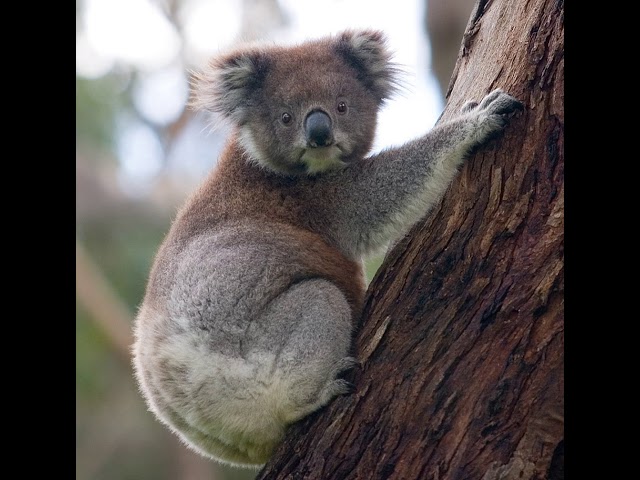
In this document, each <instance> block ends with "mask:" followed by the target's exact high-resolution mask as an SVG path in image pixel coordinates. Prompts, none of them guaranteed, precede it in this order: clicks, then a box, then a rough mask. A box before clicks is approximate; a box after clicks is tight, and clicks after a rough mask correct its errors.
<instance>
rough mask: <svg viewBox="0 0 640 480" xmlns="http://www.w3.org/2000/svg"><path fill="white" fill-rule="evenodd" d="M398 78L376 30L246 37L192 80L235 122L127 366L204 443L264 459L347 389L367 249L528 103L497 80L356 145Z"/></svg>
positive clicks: (163, 254) (174, 240) (162, 411)
mask: <svg viewBox="0 0 640 480" xmlns="http://www.w3.org/2000/svg"><path fill="white" fill-rule="evenodd" d="M395 86H396V68H395V67H394V66H393V64H392V63H391V56H390V54H389V52H388V50H387V49H386V47H385V40H384V37H383V35H382V34H381V33H380V32H376V31H369V30H365V31H347V32H344V33H343V34H341V35H338V36H336V37H329V38H325V39H321V40H315V41H310V42H307V43H304V44H302V45H299V46H294V47H276V46H271V47H251V48H246V49H240V50H237V51H234V52H231V53H229V54H227V55H225V56H222V57H220V58H219V59H217V60H215V61H214V62H213V63H212V64H211V65H210V67H209V69H208V70H206V71H205V72H203V73H202V74H201V75H200V76H199V77H198V78H197V85H196V87H197V100H196V103H197V105H198V106H199V107H201V108H205V109H208V110H211V111H215V112H219V113H221V114H222V115H223V116H225V117H226V118H227V119H228V120H230V121H231V123H232V124H233V125H234V126H235V130H234V133H233V135H232V136H231V138H230V139H229V142H228V144H227V146H226V148H225V150H224V152H223V153H222V155H221V157H220V160H219V162H218V164H217V165H216V167H215V168H214V170H213V171H212V172H211V174H210V175H209V177H208V178H207V179H206V180H205V182H204V183H203V185H202V186H201V187H200V188H199V189H198V190H197V191H196V192H195V193H194V194H193V195H192V196H191V198H190V199H189V200H188V201H187V202H186V204H185V205H184V206H183V208H182V209H181V210H180V212H179V213H178V215H177V217H176V219H175V220H174V222H173V225H172V227H171V230H170V231H169V233H168V235H167V237H166V239H165V241H164V243H163V244H162V246H161V248H160V250H159V251H158V254H157V256H156V259H155V263H154V266H153V269H152V271H151V274H150V278H149V283H148V286H147V291H146V295H145V298H144V302H143V304H142V306H141V308H140V311H139V314H138V316H137V319H136V326H135V337H136V341H135V345H134V365H135V372H136V376H137V379H138V381H139V384H140V387H141V390H142V392H143V394H144V397H145V399H146V401H147V403H148V405H149V407H150V409H151V410H152V411H153V412H154V413H155V414H156V415H157V416H158V418H159V419H160V420H161V421H162V422H164V423H165V424H166V425H168V426H169V428H171V429H172V430H173V431H175V432H176V433H177V434H178V435H179V436H180V438H182V439H183V440H184V441H185V442H186V443H187V444H188V445H189V446H191V447H192V448H194V449H195V450H197V451H198V452H200V453H202V454H204V455H207V456H210V457H213V458H215V459H217V460H219V461H222V462H227V463H231V464H234V465H240V466H254V467H255V466H259V465H261V464H263V463H264V462H266V460H267V459H268V458H269V456H270V455H271V453H272V451H273V449H274V448H275V447H276V446H277V445H278V443H279V442H280V441H281V439H282V437H283V435H284V432H285V429H286V427H287V425H289V424H291V423H292V422H295V421H297V420H299V419H300V418H302V417H304V416H305V415H308V414H309V413H311V412H313V411H314V410H316V409H318V408H320V407H322V406H323V405H326V404H327V403H328V402H329V401H330V400H331V399H332V398H334V397H335V396H336V395H339V394H342V393H346V392H348V391H349V388H350V385H349V384H348V383H347V382H345V381H344V380H341V379H339V378H337V377H338V374H339V373H340V372H341V371H343V370H345V369H347V368H350V367H351V366H353V364H354V363H355V360H354V359H353V358H351V357H350V355H349V352H350V341H351V328H352V327H351V326H352V322H353V319H354V318H355V317H357V316H358V315H359V313H360V308H361V304H362V300H363V297H364V291H365V282H364V274H363V269H362V258H363V256H364V255H367V254H369V253H371V252H373V251H376V250H379V249H380V248H381V247H384V246H385V245H387V243H388V242H389V241H391V240H393V239H395V238H397V237H398V236H399V235H401V234H402V233H404V232H405V231H406V230H407V229H408V228H409V227H410V226H411V225H412V224H413V223H414V222H416V221H417V220H419V219H420V218H421V217H422V216H424V214H425V213H426V212H427V211H428V210H429V209H430V208H431V207H432V206H433V205H434V204H435V203H436V202H438V201H439V200H440V199H441V198H442V196H443V194H444V192H445V190H446V189H447V187H448V186H449V184H450V183H451V181H452V179H453V178H454V176H455V174H456V172H457V169H458V167H459V166H460V165H461V164H462V162H463V160H464V158H465V156H467V155H468V153H469V152H470V151H471V149H472V148H473V147H475V146H477V145H480V144H482V143H483V142H485V141H486V140H487V139H488V138H489V137H490V136H491V135H493V134H495V133H497V132H499V131H500V130H502V129H503V128H504V127H505V125H506V124H507V121H508V118H509V117H510V115H511V114H512V113H513V112H514V111H515V110H517V109H519V108H521V104H520V103H519V102H518V101H517V100H515V99H514V98H513V97H511V96H509V95H507V94H506V93H503V92H502V91H500V90H495V91H493V92H492V93H490V94H489V95H487V96H486V97H485V98H484V99H483V100H482V101H481V102H480V104H479V105H476V104H475V103H468V104H467V105H466V106H465V107H464V108H463V111H462V112H461V114H460V116H459V117H458V118H456V119H455V120H453V121H451V122H448V123H445V124H442V125H438V126H436V127H435V128H433V129H432V130H431V131H430V132H429V133H427V134H426V135H424V136H422V137H420V138H418V139H416V140H413V141H411V142H408V143H406V144H405V145H402V146H400V147H398V148H392V149H388V150H385V151H383V152H381V153H379V154H377V155H372V156H368V157H366V156H365V155H366V154H367V152H368V151H369V150H370V148H371V144H372V141H373V136H374V132H375V126H376V115H377V111H378V109H379V107H380V105H381V104H382V103H383V102H384V101H385V99H387V98H388V97H389V96H390V95H391V94H392V93H393V91H394V89H395Z"/></svg>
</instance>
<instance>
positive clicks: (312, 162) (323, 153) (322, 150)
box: [299, 144, 346, 173]
mask: <svg viewBox="0 0 640 480" xmlns="http://www.w3.org/2000/svg"><path fill="white" fill-rule="evenodd" d="M344 157H345V152H344V151H343V149H342V147H341V146H340V145H338V144H333V145H329V146H328V147H315V148H306V149H304V150H303V151H302V154H301V155H300V159H299V162H300V163H302V164H304V165H305V167H306V170H307V172H308V173H319V172H325V171H327V170H333V169H335V168H339V167H343V166H344V165H345V163H346V162H345V161H344V160H343V159H344Z"/></svg>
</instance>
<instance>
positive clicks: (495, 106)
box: [461, 88, 524, 145]
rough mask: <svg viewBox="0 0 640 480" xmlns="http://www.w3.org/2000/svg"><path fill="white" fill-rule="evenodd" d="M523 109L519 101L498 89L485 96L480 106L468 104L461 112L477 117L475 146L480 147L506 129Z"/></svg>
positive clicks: (473, 103)
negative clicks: (510, 121)
mask: <svg viewBox="0 0 640 480" xmlns="http://www.w3.org/2000/svg"><path fill="white" fill-rule="evenodd" d="M523 108H524V106H523V104H522V103H521V102H520V101H519V100H517V99H515V98H514V97H512V96H511V95H509V94H508V93H505V92H503V91H502V90H501V89H499V88H498V89H496V90H494V91H493V92H491V93H489V94H488V95H487V96H485V97H484V98H483V99H482V101H481V102H480V103H479V104H478V103H476V102H473V101H470V102H466V103H465V104H464V105H463V106H462V109H461V111H462V113H463V114H465V115H470V116H473V117H476V128H475V131H474V138H473V140H474V145H479V144H482V143H484V142H486V141H487V140H488V139H489V138H491V137H492V136H494V135H496V134H497V133H499V132H500V131H501V130H502V129H504V127H506V126H507V124H508V123H509V119H510V118H511V117H512V116H513V115H514V114H515V113H516V112H518V111H521V110H523Z"/></svg>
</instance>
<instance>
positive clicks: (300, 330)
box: [261, 279, 357, 423]
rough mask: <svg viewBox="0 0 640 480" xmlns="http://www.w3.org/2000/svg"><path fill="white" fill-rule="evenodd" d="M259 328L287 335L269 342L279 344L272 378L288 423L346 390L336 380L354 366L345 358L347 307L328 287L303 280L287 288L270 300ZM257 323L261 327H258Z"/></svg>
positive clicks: (348, 342) (345, 385) (348, 336)
mask: <svg viewBox="0 0 640 480" xmlns="http://www.w3.org/2000/svg"><path fill="white" fill-rule="evenodd" d="M265 316H266V318H265V319H264V320H263V321H264V323H263V325H271V326H276V325H279V328H276V329H274V333H275V332H283V330H284V329H283V328H282V327H283V326H285V325H286V326H287V328H286V330H287V332H286V333H284V335H280V336H279V338H274V339H271V340H272V341H274V343H278V344H279V349H280V350H279V352H278V353H277V357H276V361H275V364H274V369H275V371H274V378H276V379H277V381H278V384H279V385H280V387H281V388H282V390H283V391H282V393H283V394H284V395H283V397H284V398H283V399H282V400H283V402H282V410H281V411H280V412H279V413H280V415H281V418H282V419H283V420H284V421H285V422H286V423H291V422H294V421H296V420H299V419H300V418H302V417H304V416H306V415H308V414H309V413H311V412H313V411H315V410H317V409H318V408H320V407H322V406H324V405H326V404H327V403H328V402H329V401H330V400H331V399H332V398H334V397H335V396H337V395H340V394H344V393H348V392H349V391H351V389H352V387H351V385H350V384H349V383H348V382H346V381H345V380H342V379H337V378H336V377H337V375H338V374H339V373H340V372H341V371H344V370H347V369H349V368H351V367H353V366H354V365H355V364H356V363H357V362H356V360H355V359H353V358H351V357H349V356H348V354H349V349H350V345H351V329H352V325H351V307H350V306H349V304H348V303H347V300H346V298H345V296H344V295H343V293H342V292H341V291H340V290H339V289H338V288H337V287H336V286H335V285H334V284H332V283H331V282H328V281H326V280H321V279H313V280H306V281H303V282H300V283H297V284H295V285H292V286H291V288H289V290H287V291H286V292H285V293H283V294H282V295H280V296H279V297H278V298H277V299H276V300H274V301H273V302H272V303H271V305H270V308H269V309H268V311H267V312H265ZM261 323H262V322H261Z"/></svg>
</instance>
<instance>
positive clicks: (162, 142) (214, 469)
mask: <svg viewBox="0 0 640 480" xmlns="http://www.w3.org/2000/svg"><path fill="white" fill-rule="evenodd" d="M465 1H466V3H468V4H469V5H468V9H467V11H466V12H464V9H459V10H458V11H457V15H458V16H463V18H462V20H460V21H459V24H460V25H461V27H460V31H459V32H458V33H457V34H454V35H453V36H452V37H453V40H450V42H454V43H455V48H453V47H451V44H449V47H448V50H446V51H445V50H443V52H444V54H443V55H444V57H446V56H449V55H452V58H450V59H449V62H450V64H451V68H453V63H454V62H455V58H456V55H457V51H458V47H459V44H460V38H461V35H462V31H463V29H464V26H465V24H466V21H467V19H468V15H469V12H470V11H471V7H472V5H471V3H472V2H470V0H461V2H463V3H464V2H465ZM281 3H282V5H281ZM281 3H279V2H278V1H277V0H241V1H240V0H239V1H237V2H234V1H216V0H211V1H209V0H158V1H155V2H153V1H149V0H81V1H79V2H77V3H76V64H77V66H76V68H77V70H76V71H77V73H76V252H77V253H76V283H77V288H76V293H77V295H76V478H77V479H80V480H85V479H101V480H112V479H157V480H164V479H172V480H173V479H178V480H186V479H189V480H196V479H212V480H213V479H219V480H225V479H228V480H243V479H252V478H254V477H255V476H256V472H252V471H243V470H237V469H231V468H226V467H222V466H220V465H217V464H215V463H214V462H211V461H208V460H206V459H203V458H201V457H199V456H198V455H196V454H195V453H193V452H190V451H189V450H187V449H186V448H185V447H184V446H182V445H181V444H180V443H179V441H178V439H177V438H176V437H175V436H174V435H173V434H171V433H170V432H169V431H168V429H167V428H166V427H164V426H163V425H161V424H160V423H159V422H158V421H157V420H156V419H155V418H154V417H153V416H152V415H151V414H150V413H149V412H148V411H147V409H146V406H145V405H144V402H143V400H142V397H141V395H140V394H139V392H138V391H137V387H136V385H135V382H134V380H133V376H132V370H131V365H130V355H129V346H130V345H131V343H132V336H131V325H132V321H133V318H134V316H135V311H136V308H137V306H138V305H139V303H140V301H141V299H142V297H143V294H144V288H145V284H146V280H147V275H148V272H149V269H150V267H151V262H152V260H153V255H154V254H155V251H156V249H157V248H158V246H159V244H160V242H161V241H162V238H163V236H164V234H165V233H166V231H167V230H168V228H169V224H170V222H171V219H172V218H173V215H174V213H175V211H176V209H177V208H178V206H179V205H180V204H181V202H182V200H183V199H184V197H185V196H186V195H187V194H188V193H189V192H190V191H192V190H193V188H194V187H195V186H196V185H197V183H199V181H200V180H201V178H202V177H203V175H204V174H205V173H206V172H207V171H208V170H209V169H210V168H211V167H212V166H213V164H214V162H215V159H216V157H217V154H218V152H219V151H220V149H221V148H222V145H223V141H224V138H225V136H226V133H227V132H226V130H225V129H224V128H221V129H218V130H216V131H213V132H210V126H211V123H210V119H208V118H205V117H204V116H200V115H196V114H194V113H193V112H191V111H190V110H189V109H188V108H186V105H187V101H188V81H189V72H190V71H193V70H195V69H197V68H200V67H201V66H202V65H203V64H204V63H205V62H206V60H207V59H208V58H209V57H210V56H211V55H213V54H215V50H212V49H211V48H210V47H208V48H207V47H206V46H204V45H205V43H206V42H205V40H206V39H207V38H205V37H207V35H208V36H209V38H208V40H209V45H211V44H214V45H216V50H217V49H218V48H225V47H228V46H230V45H232V44H233V43H234V42H236V41H239V40H240V39H243V40H254V39H262V38H284V37H286V35H281V36H280V37H278V35H277V33H278V32H284V31H286V29H287V28H288V26H289V25H290V22H291V18H290V16H289V15H288V14H287V9H286V8H284V7H283V5H284V4H285V3H287V2H281ZM347 3H348V2H347ZM425 3H427V2H425ZM428 3H429V7H430V8H431V9H432V10H433V12H438V11H440V10H443V9H437V8H435V7H433V6H432V4H437V3H441V4H446V3H447V2H446V0H430V1H429V2H428ZM343 4H344V2H335V5H336V9H337V8H339V6H340V5H343ZM383 4H384V3H381V5H383ZM107 6H110V7H111V10H109V9H108V8H107ZM117 7H119V8H120V9H121V10H120V11H121V12H122V11H125V12H127V15H125V16H124V17H122V18H117V20H118V21H117V22H115V23H117V24H118V25H119V26H120V27H121V28H120V29H119V30H117V31H111V32H106V31H105V27H104V25H105V24H107V19H106V18H105V17H107V16H108V14H109V12H110V11H111V12H113V11H115V10H116V8H117ZM323 8H325V7H323ZM372 8H375V7H372ZM386 8H387V9H388V8H389V7H386ZM445 10H446V9H445ZM447 12H448V14H449V15H450V14H451V12H450V11H449V10H447ZM128 13H130V14H131V15H130V17H129V15H128ZM330 13H331V12H330ZM331 14H333V13H331ZM339 14H340V12H339V11H336V12H335V15H336V16H338V15H339ZM381 14H382V15H385V14H386V13H385V12H382V13H381ZM395 14H396V15H404V16H406V17H410V16H411V15H413V12H409V11H408V12H395ZM125 17H126V18H125ZM152 20H153V21H152ZM101 21H104V23H100V22H101ZM108 35H112V36H113V37H115V39H116V40H119V41H121V42H122V43H123V44H124V49H123V51H124V52H125V54H124V55H123V54H121V55H116V54H115V53H114V54H112V55H109V51H108V46H106V43H105V38H106V36H108ZM136 35H137V36H139V37H141V38H138V40H140V41H141V42H144V41H146V42H147V43H148V44H149V45H148V50H149V51H150V52H151V55H150V56H143V55H142V54H141V53H140V52H139V51H137V50H136V48H135V44H134V42H130V40H129V39H131V38H137V37H136ZM216 35H218V37H216ZM456 36H457V37H458V39H457V40H456V39H455V37H456ZM112 40H113V38H112ZM128 41H129V42H130V43H129V44H127V42H128ZM96 45H98V46H100V45H102V46H103V47H104V48H103V50H102V51H101V53H100V54H98V53H97V52H96V50H95V48H96ZM154 46H155V47H156V48H155V50H154V48H153V47H154ZM105 52H106V53H105ZM428 53H429V52H428V51H427V52H424V55H425V57H427V56H428ZM432 53H433V59H434V60H438V61H440V60H439V59H440V58H441V56H438V52H432ZM443 68H445V70H446V67H443ZM441 70H442V69H439V70H438V72H440V71H441ZM443 75H444V76H445V77H446V76H447V75H450V72H449V73H448V74H447V73H444V74H443ZM440 81H441V82H442V80H440ZM437 114H439V112H435V115H436V116H437ZM379 262H380V260H379V259H378V260H374V261H372V262H370V263H369V264H368V272H367V273H368V277H369V278H372V277H373V274H374V273H375V270H376V268H377V267H378V265H379Z"/></svg>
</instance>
